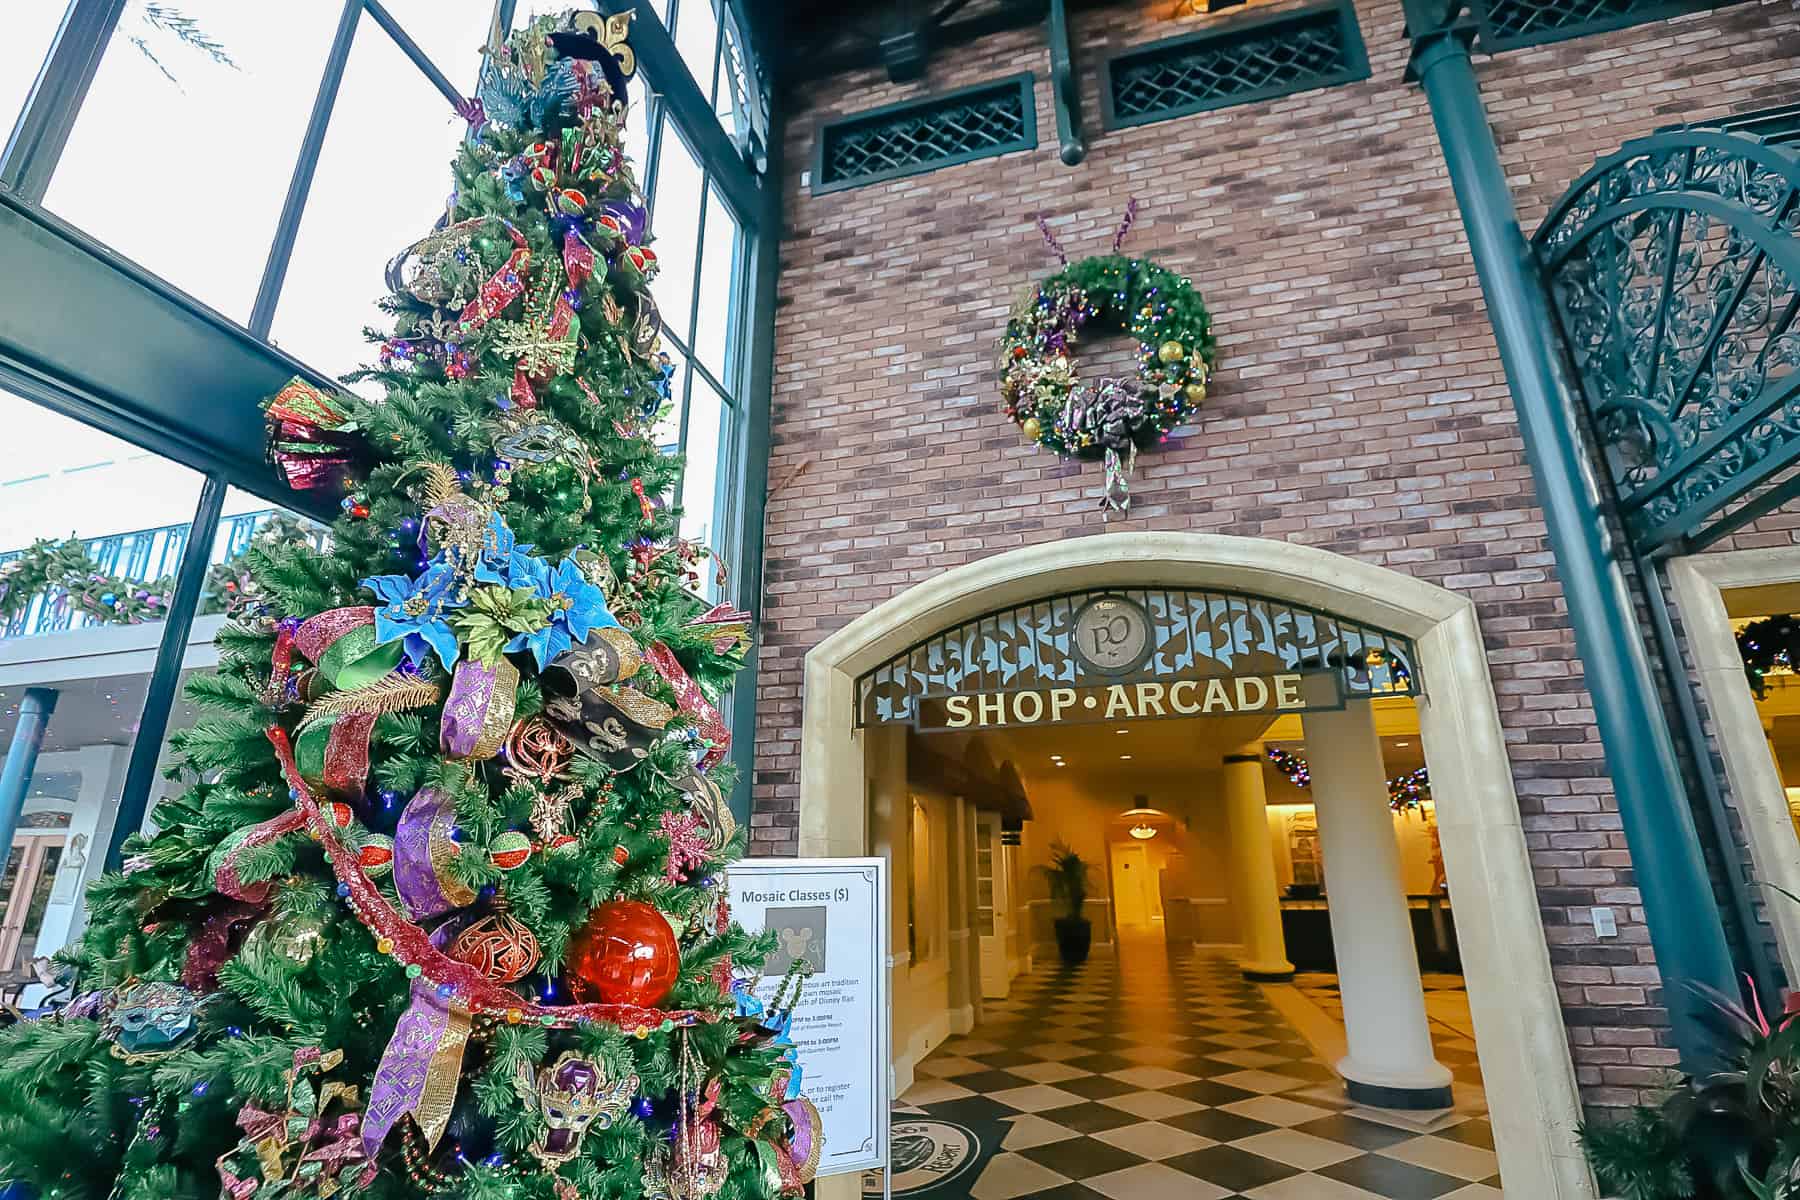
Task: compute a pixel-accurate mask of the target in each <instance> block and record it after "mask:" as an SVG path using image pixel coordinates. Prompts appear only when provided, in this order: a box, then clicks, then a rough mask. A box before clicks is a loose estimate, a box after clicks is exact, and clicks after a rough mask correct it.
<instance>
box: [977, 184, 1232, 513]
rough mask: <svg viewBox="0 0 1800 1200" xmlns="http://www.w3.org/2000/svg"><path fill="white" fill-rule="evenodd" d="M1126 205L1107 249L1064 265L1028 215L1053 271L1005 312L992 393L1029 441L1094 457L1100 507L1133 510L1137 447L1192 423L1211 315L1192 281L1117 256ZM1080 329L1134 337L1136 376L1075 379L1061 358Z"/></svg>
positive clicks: (1207, 359) (1202, 385) (1208, 358)
mask: <svg viewBox="0 0 1800 1200" xmlns="http://www.w3.org/2000/svg"><path fill="white" fill-rule="evenodd" d="M1136 213H1137V204H1136V201H1133V202H1131V204H1130V205H1129V206H1128V207H1127V209H1126V213H1125V219H1124V221H1123V222H1122V223H1121V224H1120V226H1119V231H1118V233H1117V235H1116V236H1114V238H1113V247H1112V249H1113V252H1112V253H1111V254H1110V255H1106V256H1102V257H1095V258H1084V259H1081V260H1080V261H1079V262H1075V263H1070V262H1069V260H1068V256H1067V255H1066V254H1064V253H1063V250H1062V247H1061V246H1060V245H1058V244H1057V242H1056V239H1055V238H1054V237H1053V236H1052V235H1051V233H1050V228H1049V225H1048V224H1047V223H1046V222H1045V221H1044V220H1043V218H1041V217H1040V218H1039V219H1038V227H1039V229H1040V230H1042V232H1043V235H1044V240H1045V242H1046V243H1048V244H1049V246H1050V248H1051V249H1052V250H1054V251H1055V252H1056V254H1057V256H1058V257H1059V258H1060V259H1061V260H1062V264H1063V269H1062V270H1061V271H1058V272H1057V273H1056V274H1054V275H1052V276H1050V277H1049V278H1048V279H1045V280H1044V281H1043V282H1041V283H1038V284H1036V285H1034V286H1033V287H1031V288H1030V289H1029V290H1027V291H1026V292H1025V294H1024V295H1022V296H1021V297H1020V298H1019V301H1018V303H1017V304H1016V305H1014V307H1013V312H1012V316H1011V318H1010V319H1009V320H1008V321H1007V323H1006V332H1005V334H1004V335H1003V336H1002V337H1001V339H1000V398H1001V400H1002V401H1003V402H1004V404H1005V410H1006V415H1007V416H1008V417H1010V418H1012V420H1013V421H1015V422H1016V423H1017V424H1018V426H1019V428H1020V430H1021V431H1022V432H1023V433H1024V435H1025V437H1026V439H1027V440H1029V441H1033V442H1036V443H1037V444H1039V445H1040V446H1043V447H1045V448H1046V449H1049V450H1053V451H1055V452H1056V453H1057V454H1060V455H1064V456H1073V457H1076V458H1086V459H1096V458H1097V459H1102V460H1104V463H1105V470H1106V478H1105V487H1104V491H1103V493H1102V499H1101V504H1102V506H1104V507H1105V508H1107V509H1109V510H1121V511H1122V510H1124V509H1127V508H1129V507H1130V506H1131V472H1132V469H1133V467H1134V465H1135V464H1136V461H1137V453H1138V451H1139V450H1141V449H1147V448H1149V447H1151V446H1154V445H1156V444H1158V443H1160V442H1162V441H1164V440H1166V439H1167V438H1168V436H1169V432H1170V431H1171V430H1173V429H1174V428H1176V427H1177V426H1179V425H1181V424H1183V423H1185V422H1186V421H1188V420H1189V419H1191V418H1192V416H1193V414H1194V413H1195V412H1196V411H1197V410H1198V409H1199V407H1200V403H1201V401H1203V400H1205V399H1206V384H1207V380H1209V379H1210V378H1212V370H1213V361H1214V341H1213V335H1212V318H1211V316H1210V315H1209V314H1208V313H1207V311H1206V302H1205V301H1204V300H1202V299H1201V298H1200V293H1199V292H1197V291H1195V290H1194V285H1193V283H1192V282H1191V281H1190V280H1188V279H1186V278H1184V277H1183V276H1180V275H1177V274H1176V273H1175V272H1173V271H1171V270H1169V269H1168V268H1166V267H1163V266H1161V265H1159V264H1157V263H1154V262H1151V261H1149V260H1148V259H1141V258H1127V257H1125V256H1123V255H1121V254H1120V253H1119V247H1120V245H1121V244H1122V243H1123V242H1124V239H1125V235H1126V234H1127V233H1129V232H1130V230H1131V224H1132V221H1133V219H1134V218H1135V216H1136ZM1084 330H1088V331H1091V332H1094V333H1108V332H1111V333H1121V332H1122V333H1128V334H1129V335H1130V336H1131V337H1133V338H1135V339H1136V340H1137V343H1138V372H1137V377H1136V378H1135V379H1115V378H1110V377H1109V378H1104V379H1101V380H1100V381H1099V382H1098V383H1097V384H1093V385H1089V384H1086V383H1083V382H1081V380H1080V379H1078V378H1077V376H1076V373H1075V363H1074V360H1073V358H1072V357H1071V355H1072V354H1073V353H1074V349H1075V344H1076V342H1077V341H1078V340H1079V338H1080V335H1081V334H1082V332H1083V331H1084Z"/></svg>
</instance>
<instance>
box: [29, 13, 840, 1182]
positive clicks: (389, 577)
mask: <svg viewBox="0 0 1800 1200" xmlns="http://www.w3.org/2000/svg"><path fill="white" fill-rule="evenodd" d="M626 30H627V21H626V19H625V18H623V17H617V18H601V17H599V16H598V15H596V14H594V13H580V14H571V15H569V16H565V17H563V18H549V17H546V18H541V19H538V20H536V21H534V22H532V23H531V24H530V25H529V27H527V28H526V29H524V30H522V31H520V32H519V33H517V34H515V35H514V36H513V37H512V38H511V39H510V40H509V41H508V42H507V43H506V44H504V45H502V46H495V47H492V48H491V49H490V52H489V66H488V69H487V72H486V74H485V81H484V84H483V87H482V92H481V95H480V97H479V101H478V102H470V103H469V104H468V105H466V106H465V108H466V111H465V116H467V117H468V118H469V120H470V123H471V136H470V137H469V138H468V140H467V141H466V142H465V144H464V145H463V147H462V149H461V151H460V153H459V155H458V158H457V161H456V164H455V181H456V191H455V195H454V199H453V201H452V205H451V211H450V212H449V213H448V214H447V215H446V217H445V219H444V220H443V221H442V222H440V225H439V228H438V229H436V230H435V231H432V232H431V233H429V234H428V236H426V237H425V238H424V239H423V240H421V241H420V242H418V243H417V244H415V245H414V246H413V247H411V248H410V249H408V250H407V251H406V252H405V253H403V254H402V255H400V256H399V257H398V258H397V259H396V260H395V261H394V262H393V263H392V264H391V265H390V268H389V276H388V277H389V283H390V286H391V288H392V292H393V294H392V295H391V296H390V298H389V300H388V301H387V307H388V308H389V310H390V311H391V312H392V313H393V315H394V319H395V331H394V334H393V336H392V337H390V338H388V339H387V340H386V341H385V342H384V343H383V345H382V348H381V354H380V362H381V365H380V366H379V367H378V368H377V369H375V370H373V371H371V372H369V373H368V374H367V378H369V379H371V380H372V381H374V382H375V383H376V384H378V385H379V387H380V389H381V390H382V391H383V392H385V395H384V397H383V399H381V400H380V401H378V402H370V401H365V400H363V399H361V398H359V397H357V396H354V395H349V394H343V393H339V392H336V391H330V390H325V389H320V388H315V387H312V386H310V385H308V384H306V383H303V382H300V381H295V382H294V383H293V384H290V385H289V386H288V387H287V388H286V389H284V390H283V391H282V393H281V394H280V395H279V396H277V397H275V398H274V399H273V400H272V401H271V402H270V404H269V406H268V416H269V421H270V428H271V448H272V454H273V456H274V459H275V461H276V462H277V464H278V465H279V466H280V467H281V469H282V470H283V471H284V472H285V474H286V475H287V477H288V478H289V480H290V481H291V482H292V483H293V484H294V485H295V486H296V487H300V488H319V487H331V488H334V489H337V490H338V491H339V494H341V495H342V496H343V514H342V516H341V517H340V518H339V519H338V520H337V521H336V523H335V524H334V526H333V528H332V530H331V534H330V538H331V543H330V552H329V553H328V554H321V553H319V552H318V551H317V549H316V548H315V547H314V546H313V545H312V544H311V543H310V542H308V541H305V540H303V539H297V538H293V537H272V538H263V539H257V540H256V541H255V542H254V543H253V544H252V546H251V547H250V549H249V550H248V551H247V552H246V554H245V556H244V558H243V561H242V568H243V571H242V574H243V578H242V579H241V581H236V582H235V585H234V587H233V588H232V589H230V590H231V591H232V592H233V599H232V603H231V609H230V620H229V621H228V622H227V624H226V625H225V627H224V629H223V631H222V632H221V634H220V636H219V653H220V667H219V670H218V672H217V673H216V674H214V675H209V676H203V677H200V678H198V679H196V680H195V681H194V682H193V683H192V684H191V686H190V695H191V697H192V698H193V699H194V700H195V701H196V702H198V703H199V704H200V705H202V706H204V707H205V708H206V709H207V710H209V715H206V716H203V717H202V718H201V719H200V720H199V721H198V722H197V723H196V724H195V725H194V726H193V728H192V729H190V730H188V731H186V732H184V733H181V734H178V735H176V736H175V737H174V738H173V739H172V742H173V745H174V747H175V749H176V751H177V753H178V757H179V766H178V767H177V771H178V772H179V774H180V776H181V777H182V779H183V780H184V781H185V782H186V784H187V787H186V790H185V791H184V792H183V793H182V794H181V795H179V796H178V797H176V798H174V799H170V800H167V801H165V802H163V803H162V804H161V805H159V806H158V807H157V809H156V810H155V813H154V814H153V815H154V825H155V827H156V830H157V832H155V833H154V834H153V835H147V836H146V835H137V836H134V837H132V838H131V839H130V840H128V841H127V842H126V844H125V851H126V855H127V857H126V859H125V863H124V868H123V870H122V871H120V872H118V873H116V874H109V875H107V876H105V877H103V878H102V879H100V880H99V881H98V882H96V883H95V884H94V885H93V887H92V888H91V890H90V892H89V910H88V912H89V915H88V924H87V929H86V933H85V935H84V936H83V938H82V940H81V942H80V943H79V944H78V945H77V946H75V947H74V948H72V949H71V950H70V951H69V952H68V953H67V954H66V956H64V958H63V960H62V968H63V970H64V971H65V972H67V973H68V974H69V975H70V976H71V983H70V990H71V992H72V993H73V995H74V998H73V1000H72V1001H71V1002H70V1003H68V1004H67V1005H66V1006H64V1007H62V1008H60V1009H57V1010H54V1011H49V1012H45V1013H42V1014H39V1015H38V1017H37V1019H33V1020H27V1021H23V1022H21V1023H19V1024H16V1025H14V1026H13V1027H11V1028H9V1029H7V1030H5V1031H4V1032H0V1180H9V1181H12V1182H13V1183H14V1191H15V1192H19V1191H22V1192H23V1193H24V1194H26V1195H31V1196H36V1197H40V1198H42V1200H168V1198H171V1197H179V1198H182V1200H200V1198H207V1200H210V1198H212V1197H224V1198H227V1200H250V1198H252V1197H254V1198H255V1200H264V1198H265V1197H266V1198H275V1197H281V1198H283V1200H289V1198H300V1197H328V1196H355V1197H370V1198H372V1200H416V1198H418V1197H423V1196H441V1197H450V1198H453V1200H576V1198H578V1197H581V1198H597V1197H605V1198H607V1200H637V1198H640V1197H644V1198H656V1200H699V1198H706V1197H713V1196H720V1197H726V1198H730V1200H740V1198H742V1200H748V1198H752V1197H772V1196H776V1195H793V1194H798V1193H799V1192H800V1191H801V1190H802V1189H803V1188H804V1187H805V1185H806V1183H807V1182H808V1180H809V1179H810V1177H811V1174H812V1171H813V1170H814V1168H815V1167H816V1164H817V1161H818V1155H819V1143H818V1116H817V1113H816V1111H815V1110H813V1108H812V1107H811V1105H810V1104H809V1103H808V1102H807V1101H806V1100H805V1098H804V1097H802V1096H801V1094H800V1089H799V1083H800V1069H799V1064H798V1063H797V1062H796V1061H795V1056H794V1050H793V1046H792V1043H791V1041H790V1040H789V1039H788V1037H787V1028H788V1022H789V1021H790V1020H791V1016H792V1011H793V1008H794V1005H795V1003H796V1002H797V1000H798V997H799V990H800V986H801V983H802V979H803V975H804V971H805V966H804V963H797V964H796V967H795V969H794V970H793V971H792V972H790V973H789V974H788V975H787V976H785V977H783V978H782V979H781V980H779V981H778V982H777V984H776V986H775V987H774V990H773V992H772V993H771V992H769V991H768V990H767V989H765V991H764V994H763V995H761V996H759V995H758V994H757V990H756V986H755V985H756V983H757V981H758V980H759V978H760V970H759V968H760V963H761V959H762V957H763V955H764V953H765V950H766V944H765V942H764V940H763V939H761V938H753V937H751V936H749V935H747V934H746V933H745V932H744V931H743V930H742V929H741V928H739V927H738V926H737V925H735V924H733V923H732V922H731V920H730V916H729V912H728V910H727V905H726V903H725V900H724V894H725V893H724V886H723V885H724V880H723V875H724V870H725V866H726V863H727V861H728V859H729V858H730V857H731V856H732V855H733V854H734V853H735V852H737V851H738V849H739V847H740V845H741V839H740V838H739V837H738V836H737V834H736V831H735V828H734V822H733V820H732V818H731V815H730V811H729V809H728V808H727V806H726V804H725V801H724V794H725V789H726V788H728V786H729V784H730V782H731V780H730V772H729V769H728V768H727V767H725V766H724V765H723V760H724V758H725V755H726V749H727V745H728V741H729V739H728V737H727V734H726V730H725V727H724V724H723V722H722V720H721V717H720V714H719V712H718V709H717V707H716V705H717V704H718V702H719V698H720V695H721V693H722V692H723V691H725V689H726V688H727V687H728V686H729V684H730V682H731V679H732V677H733V675H734V674H735V673H736V671H737V670H738V668H739V666H740V665H741V663H742V661H743V657H744V653H745V650H746V645H747V642H748V638H749V629H748V618H747V616H746V615H745V614H744V613H742V612H739V611H737V610H736V609H734V608H732V607H731V606H730V605H728V604H717V605H711V604H709V603H708V602H706V601H704V600H702V599H701V598H700V596H699V594H698V593H697V592H696V591H695V590H694V588H695V586H696V585H698V583H699V575H698V571H699V569H700V567H701V564H702V563H703V562H704V560H705V559H706V557H707V551H706V550H705V548H704V547H701V546H697V545H693V544H691V543H688V542H685V541H683V540H681V539H680V538H679V537H678V536H677V535H676V529H677V519H678V516H679V513H678V512H677V511H676V510H674V509H673V508H671V507H668V506H666V505H664V504H662V503H661V502H660V501H659V499H658V498H659V497H664V496H667V495H668V494H669V493H670V492H671V490H672V488H673V486H674V484H675V480H676V476H677V473H678V471H679V470H680V463H679V461H678V460H676V459H673V458H669V457H665V456H664V455H662V454H660V453H659V452H658V449H657V447H656V446H655V445H654V444H653V442H652V440H651V438H650V436H649V430H650V428H651V427H652V425H653V423H654V422H655V420H656V418H657V416H658V414H659V411H660V410H661V408H662V407H663V405H664V400H665V396H666V389H665V388H664V387H662V386H660V385H661V384H662V381H663V380H664V378H665V371H664V368H663V365H662V360H660V359H659V356H658V353H657V332H658V322H657V318H656V313H655V309H654V307H653V306H652V305H651V302H650V297H649V294H648V291H647V288H646V285H647V284H648V282H649V280H650V278H651V276H652V275H653V273H654V270H655V255H654V252H653V251H652V250H651V249H650V248H649V247H648V246H647V245H646V243H647V242H648V240H649V239H648V233H647V230H646V228H645V225H646V218H645V213H644V210H643V208H642V207H641V206H640V201H639V195H638V190H637V187H636V184H635V182H634V177H633V173H632V168H631V165H630V164H629V163H628V162H627V161H626V160H625V158H624V155H623V153H622V150H621V142H620V130H621V124H622V122H623V120H624V118H625V111H624V105H623V97H624V95H625V79H626V76H627V75H628V73H629V72H630V71H631V69H632V56H631V52H630V49H629V47H628V46H627V45H626V44H625V40H624V39H625V33H626ZM64 565H68V564H64ZM236 569H237V568H235V567H234V570H236Z"/></svg>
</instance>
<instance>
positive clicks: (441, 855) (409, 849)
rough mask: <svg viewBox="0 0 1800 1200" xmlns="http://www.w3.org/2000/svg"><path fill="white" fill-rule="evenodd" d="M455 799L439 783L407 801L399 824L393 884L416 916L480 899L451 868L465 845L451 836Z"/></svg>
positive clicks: (432, 913)
mask: <svg viewBox="0 0 1800 1200" xmlns="http://www.w3.org/2000/svg"><path fill="white" fill-rule="evenodd" d="M455 826H456V805H455V803H454V802H453V801H452V800H451V799H450V797H448V796H446V795H444V793H442V792H440V791H438V790H437V789H436V788H423V789H421V790H420V791H419V793H418V794H417V795H416V796H414V797H413V798H412V800H411V801H410V802H408V804H407V806H406V811H405V812H403V813H401V814H400V824H399V826H398V827H397V828H395V830H394V888H395V890H396V891H398V892H399V893H400V903H401V904H403V905H405V906H406V911H407V912H408V913H409V914H411V916H412V919H413V920H415V921H423V920H425V919H426V918H428V917H436V916H440V915H442V914H444V913H447V912H449V911H450V910H451V909H454V908H467V907H468V906H469V905H471V904H473V903H475V891H474V889H473V888H471V887H469V885H468V884H466V883H463V882H461V881H459V880H458V879H457V878H456V877H455V875H453V874H452V873H451V871H450V869H449V867H450V860H451V859H452V858H455V857H456V855H457V854H458V852H459V851H460V847H458V846H457V844H456V842H455V841H453V840H452V839H451V836H450V831H451V830H452V829H453V828H455Z"/></svg>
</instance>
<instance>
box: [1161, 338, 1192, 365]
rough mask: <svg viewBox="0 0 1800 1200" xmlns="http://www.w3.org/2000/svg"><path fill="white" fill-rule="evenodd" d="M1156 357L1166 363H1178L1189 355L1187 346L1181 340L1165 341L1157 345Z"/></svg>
mask: <svg viewBox="0 0 1800 1200" xmlns="http://www.w3.org/2000/svg"><path fill="white" fill-rule="evenodd" d="M1156 357H1157V358H1159V359H1161V360H1162V361H1163V362H1165V363H1171V364H1173V363H1178V362H1180V361H1181V360H1182V359H1184V358H1186V357H1187V347H1185V346H1183V345H1182V344H1181V343H1180V342H1164V343H1163V344H1162V345H1161V346H1159V347H1157V350H1156Z"/></svg>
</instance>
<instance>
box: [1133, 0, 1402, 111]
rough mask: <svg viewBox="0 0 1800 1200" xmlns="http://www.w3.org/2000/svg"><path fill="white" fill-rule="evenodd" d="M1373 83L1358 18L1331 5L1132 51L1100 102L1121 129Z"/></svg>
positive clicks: (1230, 25) (1346, 7)
mask: <svg viewBox="0 0 1800 1200" xmlns="http://www.w3.org/2000/svg"><path fill="white" fill-rule="evenodd" d="M1368 75H1369V60H1368V55H1367V53H1366V52H1365V51H1364V48H1363V42H1362V34H1361V33H1360V32H1359V31H1358V29H1357V26H1356V12H1355V10H1354V9H1353V8H1351V6H1350V5H1349V4H1347V3H1333V4H1326V5H1322V6H1319V7H1317V8H1309V9H1303V10H1301V11H1299V12H1290V13H1281V14H1278V15H1276V16H1274V17H1258V18H1251V19H1247V20H1246V19H1240V20H1235V21H1230V22H1227V23H1226V24H1224V25H1222V26H1220V27H1219V28H1216V29H1208V30H1206V31H1204V32H1202V33H1195V34H1187V35H1184V36H1182V37H1177V38H1169V39H1167V40H1165V41H1160V42H1154V43H1152V44H1150V45H1148V46H1134V47H1132V48H1131V49H1129V50H1127V51H1125V52H1124V53H1122V54H1120V55H1118V56H1117V57H1115V58H1113V59H1111V60H1110V61H1109V62H1108V63H1107V64H1106V74H1105V77H1104V78H1103V79H1102V81H1101V85H1100V95H1101V101H1102V105H1103V107H1104V110H1105V116H1106V123H1107V125H1108V127H1110V128H1114V129H1116V128H1119V127H1121V126H1127V125H1144V124H1147V123H1149V122H1151V121H1164V120H1168V119H1169V118H1171V117H1180V116H1186V115H1187V114H1189V113H1196V112H1204V111H1206V110H1208V109H1213V108H1224V107H1226V106H1227V105H1232V104H1246V103H1248V102H1250V101H1252V100H1267V99H1271V98H1273V97H1275V96H1285V95H1288V94H1289V93H1291V92H1300V91H1306V90H1308V89H1310V88H1319V87H1328V86H1330V85H1332V84H1338V83H1347V82H1349V81H1350V80H1353V79H1366V78H1368Z"/></svg>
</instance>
